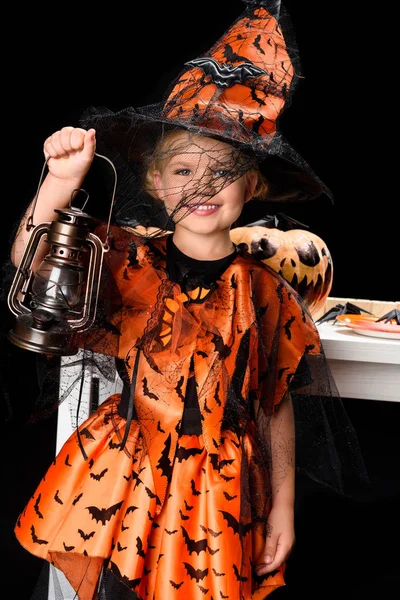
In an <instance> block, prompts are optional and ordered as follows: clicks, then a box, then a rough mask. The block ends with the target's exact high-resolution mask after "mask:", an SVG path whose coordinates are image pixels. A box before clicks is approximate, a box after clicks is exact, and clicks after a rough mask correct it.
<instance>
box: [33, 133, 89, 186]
mask: <svg viewBox="0 0 400 600" xmlns="http://www.w3.org/2000/svg"><path fill="white" fill-rule="evenodd" d="M95 149H96V132H95V130H94V129H89V130H86V129H81V128H79V127H63V128H62V129H60V130H59V131H55V132H54V133H53V134H52V135H50V136H49V137H48V138H47V139H46V141H45V143H44V145H43V152H44V155H45V158H46V159H47V158H48V157H50V158H49V160H48V162H47V167H48V170H49V173H51V175H52V176H53V177H56V178H58V179H63V180H65V181H69V180H70V181H71V182H73V183H77V184H78V185H80V182H81V181H82V180H83V179H84V177H85V175H86V174H87V172H88V170H89V168H90V165H91V164H92V162H93V158H94V153H95Z"/></svg>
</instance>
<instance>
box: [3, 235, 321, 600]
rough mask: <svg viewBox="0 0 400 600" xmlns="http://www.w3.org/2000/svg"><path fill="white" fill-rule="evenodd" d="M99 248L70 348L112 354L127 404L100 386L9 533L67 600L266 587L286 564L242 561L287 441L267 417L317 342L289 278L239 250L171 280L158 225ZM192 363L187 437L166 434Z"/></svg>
mask: <svg viewBox="0 0 400 600" xmlns="http://www.w3.org/2000/svg"><path fill="white" fill-rule="evenodd" d="M112 247H113V250H112V251H111V252H110V253H109V256H108V257H107V269H106V270H107V271H108V272H109V274H110V275H112V277H109V278H108V280H107V281H108V283H107V286H108V287H107V288H105V287H102V289H103V291H104V294H103V296H104V299H103V303H102V310H104V315H103V316H104V318H99V324H98V327H97V328H96V330H92V331H90V332H89V335H88V336H86V339H84V340H83V339H82V342H81V345H82V347H85V348H86V349H87V351H88V352H89V351H90V352H92V351H95V352H102V353H107V354H110V355H114V356H116V357H118V358H119V359H122V360H123V363H124V365H125V368H126V373H127V383H126V385H127V386H128V389H129V390H131V392H132V394H131V398H130V402H131V406H130V408H129V407H128V413H129V414H128V415H127V414H126V412H125V413H124V412H122V411H121V410H120V409H121V394H114V395H113V396H111V397H110V398H108V400H106V401H105V402H104V403H103V404H101V405H100V407H99V408H98V409H97V410H96V411H95V412H94V413H93V414H91V415H90V417H89V418H88V419H87V420H86V421H85V422H84V423H83V424H82V425H81V426H79V428H78V429H77V431H76V432H74V433H73V435H71V437H70V438H69V439H68V440H67V441H66V443H65V444H64V446H63V448H62V449H61V451H60V452H59V454H58V455H57V457H56V458H55V460H54V462H53V463H52V465H51V466H50V467H49V469H48V471H47V473H46V474H45V476H44V477H43V479H42V480H41V481H40V483H39V485H38V487H37V489H36V491H35V492H34V494H33V495H32V497H31V499H30V500H29V502H28V503H27V505H26V507H25V509H24V511H23V512H22V514H21V515H20V516H19V518H18V522H17V524H16V527H15V533H16V536H17V538H18V540H19V541H20V543H21V544H22V545H23V546H24V547H25V548H26V549H27V550H28V551H29V552H31V553H33V554H35V555H36V556H38V557H42V558H43V559H46V560H47V561H50V562H51V563H52V564H53V565H55V566H56V567H57V568H58V569H61V570H62V571H63V572H64V574H65V575H66V577H67V579H68V581H69V582H70V584H71V585H72V587H73V588H74V590H75V591H76V593H77V597H78V598H79V599H80V600H95V599H97V598H99V599H100V598H102V599H103V598H107V599H108V598H110V599H111V598H125V597H126V598H132V599H140V600H145V599H150V600H152V599H156V600H159V599H164V598H168V600H178V599H179V600H181V599H183V598H185V599H186V598H187V599H190V600H200V599H201V600H204V599H206V600H211V599H213V600H217V599H218V600H219V599H221V598H227V599H228V598H229V599H230V600H242V599H245V600H250V599H251V600H261V599H263V598H266V597H267V596H268V595H269V594H270V593H271V592H272V591H273V590H275V589H276V588H277V587H279V586H282V585H284V566H283V567H281V568H280V569H278V570H276V571H275V572H272V573H270V574H268V575H266V576H262V577H258V576H257V575H256V573H255V570H254V565H255V564H256V563H257V560H258V558H260V556H261V555H262V552H263V550H264V545H265V540H266V535H267V517H268V512H269V510H270V506H271V493H272V490H271V469H273V468H276V465H277V464H279V469H283V470H284V469H285V464H284V463H285V456H286V450H287V449H282V452H281V454H280V456H279V459H278V460H277V459H276V457H275V458H274V457H273V454H274V452H275V454H276V448H275V450H274V451H273V449H272V445H271V437H270V433H269V420H270V418H271V415H272V414H273V413H274V412H275V413H276V411H278V410H279V403H280V401H281V400H282V398H283V397H284V395H285V393H286V391H287V389H288V387H289V386H290V382H291V381H292V379H293V377H294V375H295V372H296V370H297V367H298V364H299V362H300V360H301V359H302V357H303V356H304V355H306V354H307V355H308V356H311V355H313V354H314V355H315V356H318V355H319V353H320V352H321V348H320V340H319V336H318V333H317V330H316V328H315V326H314V324H313V322H312V319H311V317H310V316H309V314H308V313H307V311H305V309H304V307H302V306H301V303H300V301H299V299H298V297H297V296H296V294H295V292H293V290H292V289H291V288H290V287H289V286H288V284H287V283H286V282H285V281H284V280H283V279H282V278H281V277H280V276H279V275H277V274H276V273H275V272H274V271H272V270H271V269H269V268H268V267H267V266H266V265H264V264H263V263H261V262H260V261H258V260H257V259H255V258H254V257H252V256H251V255H250V254H248V253H247V252H245V251H242V250H239V249H238V251H237V253H236V255H235V257H234V258H233V260H232V261H231V262H230V264H229V265H228V267H227V268H226V269H225V271H224V272H223V273H222V274H221V276H220V278H219V279H218V281H217V285H216V286H213V287H211V288H210V289H199V288H195V289H192V290H189V291H186V292H183V291H182V288H181V287H180V286H179V285H178V284H176V283H174V282H173V281H171V280H170V279H169V278H168V275H167V269H166V264H167V261H166V252H167V237H163V238H155V239H153V240H152V241H149V240H144V239H139V238H137V237H136V236H134V235H132V234H131V233H129V232H126V231H124V230H122V229H119V228H113V245H112ZM106 290H107V292H106ZM110 290H113V293H114V292H115V294H118V297H119V300H120V301H119V302H116V301H115V296H114V298H113V301H112V302H110V298H111V295H112V294H111V291H110ZM196 300H197V301H196ZM191 365H192V366H194V376H195V382H196V392H197V398H198V404H199V409H200V414H201V426H202V433H201V434H200V435H194V434H190V435H189V434H185V433H182V432H181V431H180V425H181V422H182V415H183V411H184V401H185V392H186V387H187V382H188V379H189V377H190V368H191ZM286 467H287V465H286ZM100 590H102V591H101V593H100ZM102 594H103V595H102ZM123 594H125V595H123Z"/></svg>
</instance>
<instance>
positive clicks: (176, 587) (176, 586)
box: [169, 579, 183, 590]
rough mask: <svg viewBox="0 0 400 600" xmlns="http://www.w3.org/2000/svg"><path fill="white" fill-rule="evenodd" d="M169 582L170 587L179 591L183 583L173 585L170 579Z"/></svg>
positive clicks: (173, 582)
mask: <svg viewBox="0 0 400 600" xmlns="http://www.w3.org/2000/svg"><path fill="white" fill-rule="evenodd" d="M169 582H170V584H171V585H172V587H174V588H175V589H176V590H179V588H180V587H181V585H183V581H181V582H180V583H175V581H172V579H170V580H169Z"/></svg>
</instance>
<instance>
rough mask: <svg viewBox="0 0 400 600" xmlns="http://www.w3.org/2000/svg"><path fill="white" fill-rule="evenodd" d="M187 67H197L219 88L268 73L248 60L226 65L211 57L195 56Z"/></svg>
mask: <svg viewBox="0 0 400 600" xmlns="http://www.w3.org/2000/svg"><path fill="white" fill-rule="evenodd" d="M185 65H187V66H188V67H198V68H199V69H202V70H203V71H204V73H205V75H207V76H209V77H210V78H211V81H212V82H213V83H215V85H216V86H217V87H219V88H224V87H230V86H232V85H234V84H235V83H243V81H245V80H246V79H249V77H260V75H268V73H267V71H264V69H260V67H257V66H256V65H253V64H252V63H250V62H245V63H242V64H240V65H228V64H224V63H219V62H218V61H217V60H215V58H212V57H209V58H207V57H200V58H195V59H194V60H191V61H189V62H187V63H185Z"/></svg>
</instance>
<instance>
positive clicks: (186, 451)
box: [175, 446, 204, 462]
mask: <svg viewBox="0 0 400 600" xmlns="http://www.w3.org/2000/svg"><path fill="white" fill-rule="evenodd" d="M203 450H204V448H184V447H183V446H177V449H176V454H175V456H176V458H177V459H178V461H179V462H182V461H183V460H187V459H188V458H189V457H190V456H195V455H196V454H201V453H202V452H203Z"/></svg>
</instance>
